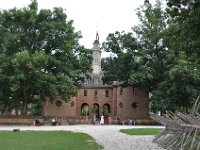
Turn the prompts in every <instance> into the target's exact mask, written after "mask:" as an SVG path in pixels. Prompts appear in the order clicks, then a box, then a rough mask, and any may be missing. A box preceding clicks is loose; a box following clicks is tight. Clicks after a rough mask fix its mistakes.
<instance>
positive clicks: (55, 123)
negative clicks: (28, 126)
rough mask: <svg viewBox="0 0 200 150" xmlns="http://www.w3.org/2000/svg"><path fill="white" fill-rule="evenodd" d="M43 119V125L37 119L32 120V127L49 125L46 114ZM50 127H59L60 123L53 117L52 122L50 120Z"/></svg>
mask: <svg viewBox="0 0 200 150" xmlns="http://www.w3.org/2000/svg"><path fill="white" fill-rule="evenodd" d="M43 119H44V123H42V122H41V121H40V120H39V119H37V118H34V119H33V125H34V126H41V125H43V124H48V123H49V117H48V114H47V113H46V114H45V115H44V117H43ZM51 125H53V126H55V125H60V122H59V121H58V119H57V117H55V118H54V117H53V118H52V120H51Z"/></svg>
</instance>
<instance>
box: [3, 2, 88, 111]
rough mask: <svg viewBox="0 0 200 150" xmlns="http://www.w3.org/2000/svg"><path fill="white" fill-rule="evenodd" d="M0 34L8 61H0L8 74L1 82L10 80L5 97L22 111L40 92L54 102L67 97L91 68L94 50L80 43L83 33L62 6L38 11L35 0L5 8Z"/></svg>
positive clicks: (33, 101)
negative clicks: (21, 6)
mask: <svg viewBox="0 0 200 150" xmlns="http://www.w3.org/2000/svg"><path fill="white" fill-rule="evenodd" d="M0 33H1V37H0V55H1V57H3V58H4V59H6V60H7V61H6V62H5V63H3V64H0V68H1V70H0V75H1V76H3V77H4V78H5V80H1V82H0V83H1V85H2V87H3V84H4V82H6V83H7V85H6V86H5V87H4V88H2V90H1V94H0V95H1V96H2V97H3V99H1V100H2V101H1V102H3V103H4V104H5V105H7V104H8V103H7V102H8V100H9V99H10V100H12V104H14V105H15V104H17V105H19V104H21V103H22V107H21V110H22V114H26V113H27V106H28V104H29V103H33V104H34V103H38V97H39V99H40V100H45V98H46V97H49V98H50V99H51V100H52V101H53V100H54V99H55V98H56V97H57V96H58V95H61V96H62V98H63V99H64V100H66V101H67V100H69V99H70V97H71V96H74V95H76V92H77V86H78V85H79V82H80V81H81V80H83V76H85V75H86V74H87V72H88V71H90V70H91V61H92V56H91V50H89V49H85V48H84V47H83V46H81V45H79V43H78V41H79V39H80V38H81V34H80V32H75V31H74V27H73V21H72V20H70V21H68V20H67V15H66V14H65V12H64V10H63V9H62V8H54V9H53V10H52V11H51V10H48V9H42V10H40V11H39V10H38V5H37V1H36V0H33V1H32V2H31V4H30V5H29V6H28V7H24V8H22V9H16V8H13V9H10V10H4V11H1V12H0ZM2 79H3V78H2ZM3 91H8V92H7V94H4V93H3ZM36 97H37V98H36ZM9 104H10V102H9ZM17 105H15V107H17Z"/></svg>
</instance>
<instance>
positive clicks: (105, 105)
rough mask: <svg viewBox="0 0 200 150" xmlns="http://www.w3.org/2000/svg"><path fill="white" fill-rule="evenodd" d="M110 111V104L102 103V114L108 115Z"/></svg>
mask: <svg viewBox="0 0 200 150" xmlns="http://www.w3.org/2000/svg"><path fill="white" fill-rule="evenodd" d="M109 113H110V105H109V104H104V105H103V114H104V116H106V115H108V114H109Z"/></svg>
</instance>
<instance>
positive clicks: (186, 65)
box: [102, 0, 200, 112]
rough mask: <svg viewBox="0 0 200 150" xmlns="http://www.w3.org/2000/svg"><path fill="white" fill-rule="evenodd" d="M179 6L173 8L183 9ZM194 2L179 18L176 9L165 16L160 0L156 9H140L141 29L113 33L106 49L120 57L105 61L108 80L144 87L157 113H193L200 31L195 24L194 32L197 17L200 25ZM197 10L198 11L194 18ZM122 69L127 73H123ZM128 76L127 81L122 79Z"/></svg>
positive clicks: (147, 6) (144, 6)
mask: <svg viewBox="0 0 200 150" xmlns="http://www.w3.org/2000/svg"><path fill="white" fill-rule="evenodd" d="M168 1H173V0H168ZM173 2H174V4H173V5H174V6H173V7H175V8H176V7H177V8H179V6H178V5H177V3H176V2H175V1H173ZM181 2H186V1H181ZM190 2H191V1H190ZM190 2H188V3H187V2H186V4H187V7H186V5H184V6H185V7H180V8H181V9H180V10H178V11H177V12H176V15H174V14H173V13H174V12H173V9H169V8H168V10H167V11H165V9H164V7H163V5H162V3H161V2H160V1H159V0H158V1H156V4H155V5H154V6H153V5H152V4H150V3H149V2H148V1H146V2H145V3H144V5H143V6H141V7H140V8H138V10H137V15H138V18H139V20H140V24H138V25H137V26H134V27H133V33H128V34H127V33H121V34H120V33H119V32H116V33H115V34H110V35H109V36H108V38H107V42H105V43H104V45H103V48H104V49H105V50H109V51H111V52H113V53H114V54H116V55H115V56H114V57H113V58H106V59H105V60H104V61H103V65H102V66H103V69H104V70H105V72H106V73H105V77H107V78H108V79H109V78H110V79H111V78H112V79H115V80H119V81H120V80H122V81H127V83H128V84H132V85H134V86H139V87H142V88H144V89H145V90H146V91H147V92H149V93H150V94H149V95H150V100H151V108H152V110H154V111H158V110H160V111H162V112H165V111H166V110H172V111H175V110H180V111H188V110H189V108H190V107H191V104H192V102H193V100H194V99H195V98H196V97H197V95H198V92H199V83H200V82H199V81H200V80H199V79H200V76H199V73H198V70H199V59H198V57H197V56H199V54H198V52H199V51H198V44H199V40H198V38H199V36H198V35H199V34H197V33H198V32H199V30H198V31H196V30H197V28H198V27H199V26H195V25H196V24H197V23H193V25H194V30H193V31H192V33H190V30H189V29H190V28H189V22H191V20H192V19H191V18H193V21H194V20H195V21H197V22H198V19H197V17H196V15H197V14H198V11H197V10H198V9H197V8H196V7H197V3H196V1H195V2H194V3H193V2H192V3H190ZM195 4H196V5H195ZM176 5H177V6H176ZM181 5H183V4H181ZM195 6H196V7H195ZM173 7H172V8H173ZM193 7H194V8H196V9H195V10H193V12H192V13H190V11H192V10H191V8H193ZM186 10H187V11H186ZM179 12H180V13H179ZM185 12H187V13H186V14H185ZM191 14H196V15H195V16H193V17H192V16H191ZM173 15H174V16H173ZM195 18H196V19H195ZM189 20H190V21H189ZM195 32H196V33H195ZM187 34H188V35H189V38H187ZM127 35H128V36H127ZM122 37H128V38H122ZM193 37H194V42H193V41H192V38H193ZM124 39H126V40H124ZM126 48H127V49H128V50H127V51H126ZM129 48H130V49H129ZM192 50H194V51H192ZM191 51H192V52H191ZM126 56H128V57H126ZM123 62H129V63H123ZM115 63H116V64H115ZM109 64H111V65H113V64H115V65H113V66H114V67H112V66H111V65H109ZM120 66H122V67H121V68H126V69H125V70H126V71H124V70H123V69H122V71H121V72H120V71H118V70H117V69H119V70H120V69H121V68H120ZM116 70H117V71H116ZM123 74H125V78H121V77H122V76H123ZM108 79H107V80H108Z"/></svg>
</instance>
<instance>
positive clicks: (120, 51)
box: [102, 31, 140, 84]
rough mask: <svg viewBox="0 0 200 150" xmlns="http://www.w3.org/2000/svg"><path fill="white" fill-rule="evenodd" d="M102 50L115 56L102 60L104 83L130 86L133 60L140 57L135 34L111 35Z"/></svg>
mask: <svg viewBox="0 0 200 150" xmlns="http://www.w3.org/2000/svg"><path fill="white" fill-rule="evenodd" d="M102 48H103V49H104V50H105V51H107V52H112V53H113V54H114V55H112V56H111V57H110V58H105V59H102V69H103V70H104V71H105V75H104V78H103V80H104V83H110V82H111V81H123V82H124V84H128V82H129V79H130V74H131V70H132V68H133V62H132V59H136V58H137V57H138V56H139V55H140V54H139V53H138V44H137V42H136V39H135V38H134V36H133V34H132V33H124V32H121V33H120V32H118V31H117V32H115V33H114V34H109V35H108V37H107V41H106V42H104V43H103V46H102Z"/></svg>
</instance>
